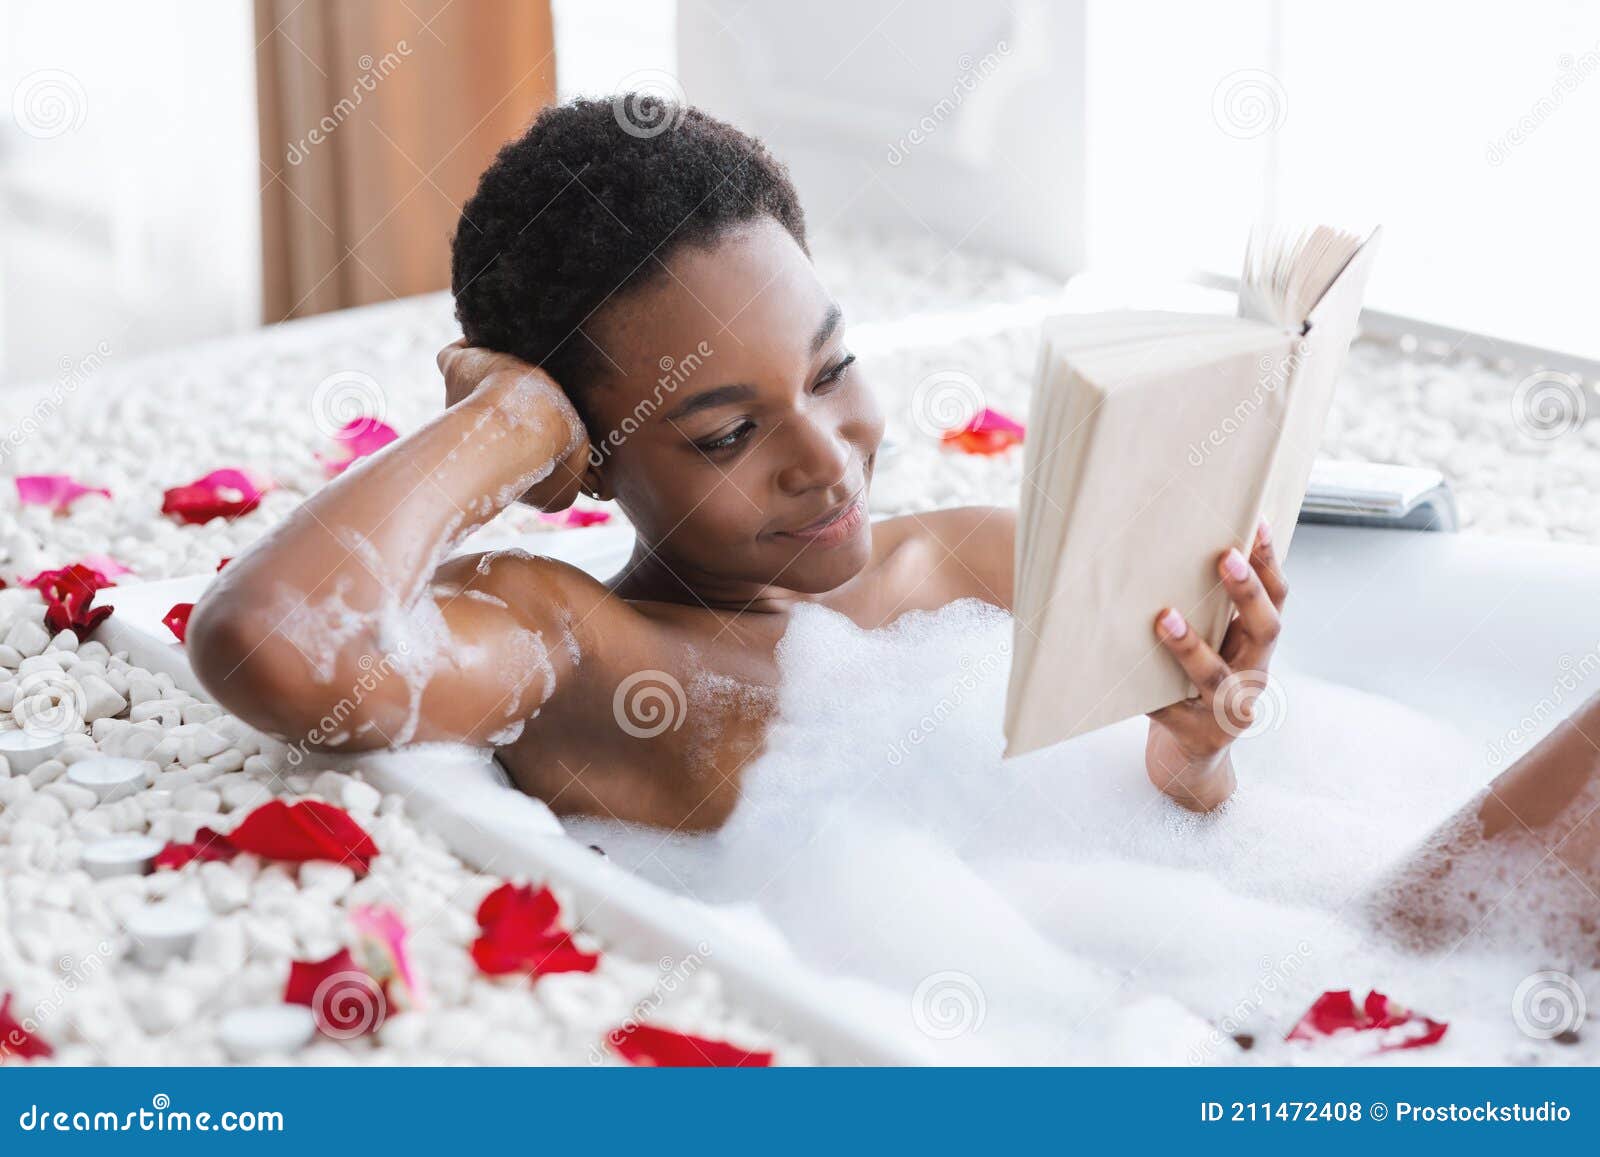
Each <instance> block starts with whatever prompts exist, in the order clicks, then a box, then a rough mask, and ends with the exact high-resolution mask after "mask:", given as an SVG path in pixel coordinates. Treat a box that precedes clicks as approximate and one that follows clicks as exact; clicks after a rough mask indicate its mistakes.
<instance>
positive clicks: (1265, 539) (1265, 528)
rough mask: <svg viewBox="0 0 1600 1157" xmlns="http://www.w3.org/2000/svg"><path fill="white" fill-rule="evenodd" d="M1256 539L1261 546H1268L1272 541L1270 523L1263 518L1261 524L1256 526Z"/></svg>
mask: <svg viewBox="0 0 1600 1157" xmlns="http://www.w3.org/2000/svg"><path fill="white" fill-rule="evenodd" d="M1256 541H1257V542H1259V543H1260V544H1261V545H1262V546H1268V545H1270V544H1271V542H1272V524H1271V523H1270V522H1268V521H1267V520H1266V519H1265V518H1263V519H1262V520H1261V524H1260V525H1259V526H1257V527H1256Z"/></svg>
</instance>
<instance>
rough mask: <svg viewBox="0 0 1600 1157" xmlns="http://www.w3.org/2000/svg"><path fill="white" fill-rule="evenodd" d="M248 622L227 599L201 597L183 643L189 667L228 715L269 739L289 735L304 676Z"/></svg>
mask: <svg viewBox="0 0 1600 1157" xmlns="http://www.w3.org/2000/svg"><path fill="white" fill-rule="evenodd" d="M250 619H251V616H248V615H246V614H244V613H242V612H241V609H240V608H239V605H238V603H237V602H235V601H234V600H232V599H229V598H214V597H213V598H202V599H201V600H200V602H198V603H197V604H196V605H195V608H194V610H193V612H192V613H191V614H190V616H189V626H188V630H187V632H186V637H185V642H184V649H185V650H186V652H187V653H188V658H189V667H190V669H191V670H192V671H193V672H194V677H195V678H196V679H198V680H199V681H200V685H201V686H202V687H204V688H205V689H206V691H207V692H208V693H209V694H210V695H211V697H212V698H213V699H214V700H216V702H217V703H218V704H220V705H221V706H222V707H224V708H225V709H227V710H228V711H229V712H230V713H232V714H234V715H237V716H238V717H239V718H240V719H243V720H244V721H245V722H246V723H248V724H250V725H251V726H252V727H255V728H258V729H259V730H262V731H266V732H268V733H269V734H276V735H284V734H290V733H292V732H293V731H295V730H296V727H295V721H296V718H297V717H298V715H299V714H300V712H299V710H298V709H297V708H298V703H297V701H298V700H299V699H300V698H301V697H303V696H304V695H305V693H306V691H307V690H308V688H307V686H306V680H305V678H304V673H303V672H302V671H298V670H296V669H295V667H296V664H295V663H294V662H293V661H292V658H291V657H290V656H286V655H285V653H284V650H285V648H284V646H283V641H282V640H281V639H276V638H274V636H273V632H272V631H270V630H263V629H262V628H261V627H259V626H257V625H255V624H253V623H252V622H251V621H250ZM290 649H291V650H292V648H290ZM301 665H303V664H301Z"/></svg>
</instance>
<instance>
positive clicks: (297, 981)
mask: <svg viewBox="0 0 1600 1157" xmlns="http://www.w3.org/2000/svg"><path fill="white" fill-rule="evenodd" d="M283 1000H284V1003H285V1004H303V1005H305V1006H306V1007H307V1008H309V1009H311V1013H312V1016H314V1017H315V1018H316V1024H317V1028H318V1030H319V1031H321V1032H322V1033H323V1034H324V1035H326V1036H331V1037H334V1038H336V1039H339V1040H348V1039H350V1038H352V1037H358V1036H365V1035H367V1034H368V1033H371V1032H376V1031H377V1030H378V1029H380V1028H382V1027H383V1022H384V1021H385V1020H386V1019H388V1015H389V1001H388V997H387V996H386V995H385V992H384V986H383V985H382V984H380V983H379V982H378V981H376V980H374V979H373V978H372V976H371V975H370V974H369V973H368V972H367V971H366V970H365V969H363V968H362V967H361V966H360V965H359V964H357V963H356V960H355V957H354V956H352V955H351V954H350V949H348V948H341V949H339V951H337V952H335V953H334V954H333V955H332V956H330V957H328V958H327V959H326V960H296V961H294V962H293V963H292V964H290V966H289V980H288V983H287V984H285V985H284V989H283Z"/></svg>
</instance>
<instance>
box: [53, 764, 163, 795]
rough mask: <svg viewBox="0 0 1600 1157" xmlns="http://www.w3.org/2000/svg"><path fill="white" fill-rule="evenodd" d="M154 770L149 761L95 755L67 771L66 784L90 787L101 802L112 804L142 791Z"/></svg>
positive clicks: (153, 765)
mask: <svg viewBox="0 0 1600 1157" xmlns="http://www.w3.org/2000/svg"><path fill="white" fill-rule="evenodd" d="M155 769H156V765H155V764H153V763H151V762H150V761H149V760H147V759H127V758H124V757H123V756H120V755H94V756H90V757H89V758H88V759H80V760H79V761H78V762H77V763H74V764H73V765H72V766H71V767H69V768H67V782H68V783H75V784H77V785H78V786H79V787H86V788H88V789H89V790H90V791H92V792H94V794H95V797H96V798H97V799H99V801H100V802H101V803H111V802H113V801H114V800H119V799H126V798H127V797H128V796H130V795H137V794H138V793H139V792H141V791H143V790H144V788H145V786H146V785H147V784H148V783H149V782H150V780H151V777H152V776H153V775H154V774H155Z"/></svg>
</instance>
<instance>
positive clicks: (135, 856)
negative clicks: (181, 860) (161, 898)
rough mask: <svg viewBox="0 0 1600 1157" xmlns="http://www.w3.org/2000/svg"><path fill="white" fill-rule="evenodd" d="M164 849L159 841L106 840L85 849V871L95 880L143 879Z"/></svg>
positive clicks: (96, 841)
mask: <svg viewBox="0 0 1600 1157" xmlns="http://www.w3.org/2000/svg"><path fill="white" fill-rule="evenodd" d="M161 847H162V844H161V841H160V840H154V839H151V838H150V837H149V836H107V837H106V838H104V839H100V840H95V841H93V842H91V843H88V844H85V845H84V848H83V869H84V871H86V872H88V873H89V875H90V876H92V877H93V878H94V879H96V880H106V879H110V878H112V877H113V876H143V875H144V874H145V873H147V872H149V871H150V866H151V861H152V860H154V859H155V858H156V856H157V855H159V854H160V852H161Z"/></svg>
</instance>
